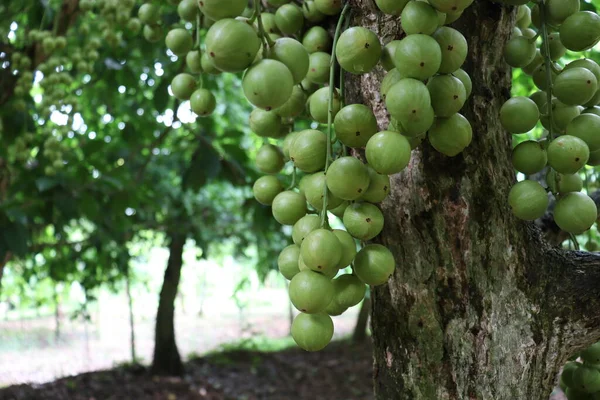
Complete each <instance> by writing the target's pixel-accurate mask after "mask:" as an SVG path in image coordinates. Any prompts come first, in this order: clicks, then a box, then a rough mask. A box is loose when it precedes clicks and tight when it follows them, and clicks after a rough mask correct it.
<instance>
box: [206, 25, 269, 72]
mask: <svg viewBox="0 0 600 400" xmlns="http://www.w3.org/2000/svg"><path fill="white" fill-rule="evenodd" d="M204 43H205V45H206V53H207V54H208V55H209V56H210V58H211V61H212V63H213V65H214V66H215V67H217V68H218V69H220V70H221V71H225V72H241V71H243V70H245V69H246V68H248V67H249V66H250V64H252V61H253V60H254V57H256V54H257V53H258V50H259V48H260V39H259V38H258V35H257V34H256V31H255V30H254V28H252V26H250V25H248V24H247V23H245V22H242V21H238V20H235V19H230V18H226V19H222V20H220V21H217V22H215V24H214V25H213V26H211V27H210V29H209V30H208V32H207V33H206V39H205V42H204Z"/></svg>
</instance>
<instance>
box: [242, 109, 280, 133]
mask: <svg viewBox="0 0 600 400" xmlns="http://www.w3.org/2000/svg"><path fill="white" fill-rule="evenodd" d="M249 125H250V129H251V130H252V132H254V133H256V134H257V135H258V136H261V137H272V138H277V137H280V136H281V130H282V126H283V125H282V123H281V118H280V117H279V116H278V115H277V114H276V113H275V112H273V111H265V110H262V109H260V108H255V109H254V110H252V112H251V113H250V123H249Z"/></svg>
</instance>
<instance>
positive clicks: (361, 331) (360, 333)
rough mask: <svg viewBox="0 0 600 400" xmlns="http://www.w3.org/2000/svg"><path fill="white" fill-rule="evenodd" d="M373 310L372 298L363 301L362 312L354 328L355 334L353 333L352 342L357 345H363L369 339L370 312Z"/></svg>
mask: <svg viewBox="0 0 600 400" xmlns="http://www.w3.org/2000/svg"><path fill="white" fill-rule="evenodd" d="M370 309H371V298H370V297H365V299H364V300H363V302H362V304H361V306H360V311H359V312H358V318H356V325H355V326H354V332H352V341H353V342H355V343H362V342H364V341H365V339H366V338H367V323H368V322H369V311H370Z"/></svg>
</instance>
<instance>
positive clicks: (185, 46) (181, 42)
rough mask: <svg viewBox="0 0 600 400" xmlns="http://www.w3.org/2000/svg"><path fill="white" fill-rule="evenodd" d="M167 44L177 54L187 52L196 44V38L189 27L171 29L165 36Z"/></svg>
mask: <svg viewBox="0 0 600 400" xmlns="http://www.w3.org/2000/svg"><path fill="white" fill-rule="evenodd" d="M165 44H166V45H167V47H168V48H169V50H171V51H172V52H173V54H175V55H176V56H182V55H184V54H187V53H188V52H189V51H190V50H191V49H192V47H193V46H194V39H192V35H191V34H190V33H189V32H188V31H187V29H183V28H176V29H171V30H170V31H169V33H167V37H166V38H165Z"/></svg>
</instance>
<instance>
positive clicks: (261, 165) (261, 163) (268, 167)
mask: <svg viewBox="0 0 600 400" xmlns="http://www.w3.org/2000/svg"><path fill="white" fill-rule="evenodd" d="M284 164H285V161H284V160H283V153H282V151H281V149H280V148H279V147H277V146H275V145H272V144H263V145H262V146H261V148H260V149H258V153H257V154H256V167H257V168H258V170H259V171H261V172H263V173H265V174H276V173H278V172H279V171H281V169H282V168H283V165H284Z"/></svg>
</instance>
